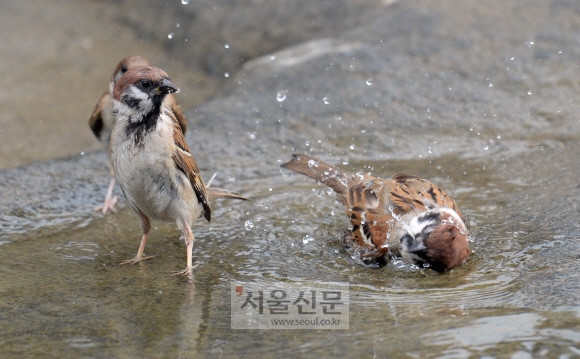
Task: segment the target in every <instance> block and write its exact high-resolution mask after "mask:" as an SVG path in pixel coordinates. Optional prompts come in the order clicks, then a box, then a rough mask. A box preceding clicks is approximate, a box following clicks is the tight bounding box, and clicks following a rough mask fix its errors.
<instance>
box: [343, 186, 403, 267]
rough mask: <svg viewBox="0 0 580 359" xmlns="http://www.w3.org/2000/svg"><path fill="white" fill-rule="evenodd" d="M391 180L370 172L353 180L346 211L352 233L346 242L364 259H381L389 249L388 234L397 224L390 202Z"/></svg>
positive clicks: (346, 238) (348, 193)
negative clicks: (387, 194) (373, 175)
mask: <svg viewBox="0 0 580 359" xmlns="http://www.w3.org/2000/svg"><path fill="white" fill-rule="evenodd" d="M391 187H392V185H391V182H390V181H383V180H381V179H378V178H374V177H372V176H369V175H366V176H365V177H364V178H363V179H362V180H359V181H358V182H357V183H351V185H350V186H349V187H348V189H347V193H346V200H345V202H346V203H345V204H346V213H347V215H348V217H349V219H350V222H351V224H352V235H351V236H350V237H349V236H346V237H345V243H344V244H346V245H348V246H351V247H353V248H354V249H356V250H357V251H358V252H359V254H360V255H361V257H363V258H378V257H382V256H384V255H385V254H386V253H387V252H388V251H389V249H388V247H387V235H388V233H389V230H390V228H391V225H392V223H393V213H392V212H391V211H390V210H389V203H387V200H388V196H385V193H389V191H390V190H391Z"/></svg>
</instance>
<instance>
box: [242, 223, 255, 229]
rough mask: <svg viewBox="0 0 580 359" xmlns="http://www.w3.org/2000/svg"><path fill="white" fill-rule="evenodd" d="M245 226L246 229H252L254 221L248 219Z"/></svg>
mask: <svg viewBox="0 0 580 359" xmlns="http://www.w3.org/2000/svg"><path fill="white" fill-rule="evenodd" d="M244 226H245V227H246V231H249V230H250V229H252V228H254V222H252V221H246V223H245V224H244Z"/></svg>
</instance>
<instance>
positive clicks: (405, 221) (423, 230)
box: [282, 154, 470, 271]
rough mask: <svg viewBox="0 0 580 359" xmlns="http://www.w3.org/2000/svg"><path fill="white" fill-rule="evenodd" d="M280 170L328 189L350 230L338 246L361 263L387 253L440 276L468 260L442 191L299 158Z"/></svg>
mask: <svg viewBox="0 0 580 359" xmlns="http://www.w3.org/2000/svg"><path fill="white" fill-rule="evenodd" d="M282 167H284V168H287V169H290V170H292V171H295V172H298V173H301V174H304V175H306V176H308V177H311V178H313V179H315V180H318V181H320V182H322V183H324V184H326V185H327V186H329V187H331V188H332V189H334V191H335V192H336V193H337V195H338V198H339V200H340V201H341V202H342V203H343V204H344V205H345V207H346V214H347V216H348V218H349V219H350V222H351V225H352V231H349V232H347V234H346V235H345V238H344V244H345V245H346V246H348V247H350V248H352V249H353V250H355V251H356V252H357V253H358V254H359V255H360V256H361V258H363V259H372V258H383V257H384V256H385V255H386V254H387V253H391V254H392V255H397V256H402V257H403V258H404V259H405V260H407V261H409V262H410V263H413V264H417V265H423V266H429V267H430V268H432V269H434V270H437V271H444V270H446V269H449V268H452V267H454V266H457V265H460V264H462V263H463V262H465V261H466V260H467V258H468V256H469V253H470V251H469V243H468V240H467V239H468V228H467V226H466V223H467V218H466V217H465V216H464V215H463V214H462V213H461V211H460V210H459V208H458V207H457V203H455V201H454V200H453V199H452V198H451V197H449V196H448V195H447V193H445V191H443V190H441V189H440V188H439V187H437V186H436V185H434V184H432V183H431V182H429V181H427V180H424V179H420V178H418V177H416V176H412V175H407V174H399V175H395V176H394V177H393V178H392V179H391V180H384V179H381V178H376V177H373V176H371V175H369V174H365V175H355V174H351V173H348V172H345V171H342V170H340V169H338V168H336V167H334V166H331V165H329V164H327V163H324V162H322V161H320V160H318V159H316V158H314V157H310V156H308V155H302V154H300V155H294V156H293V157H292V160H291V161H290V162H288V163H285V164H283V165H282Z"/></svg>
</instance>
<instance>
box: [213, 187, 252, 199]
mask: <svg viewBox="0 0 580 359" xmlns="http://www.w3.org/2000/svg"><path fill="white" fill-rule="evenodd" d="M206 191H207V197H208V198H209V200H210V201H211V200H213V199H215V198H231V199H240V200H242V201H249V200H250V199H249V198H246V197H244V196H242V195H240V194H239V193H236V192H232V191H228V190H227V189H222V188H215V187H207V188H206Z"/></svg>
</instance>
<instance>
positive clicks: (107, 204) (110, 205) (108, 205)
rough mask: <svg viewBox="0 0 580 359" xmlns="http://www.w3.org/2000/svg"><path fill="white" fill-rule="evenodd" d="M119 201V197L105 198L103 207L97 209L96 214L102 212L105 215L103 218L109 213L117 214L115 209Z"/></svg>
mask: <svg viewBox="0 0 580 359" xmlns="http://www.w3.org/2000/svg"><path fill="white" fill-rule="evenodd" d="M117 201H119V197H117V196H114V197H112V198H105V201H104V202H103V204H102V205H100V206H98V207H95V212H99V211H100V212H102V213H103V216H104V215H105V214H107V212H108V211H111V212H113V213H117V209H116V208H115V205H116V204H117Z"/></svg>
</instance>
